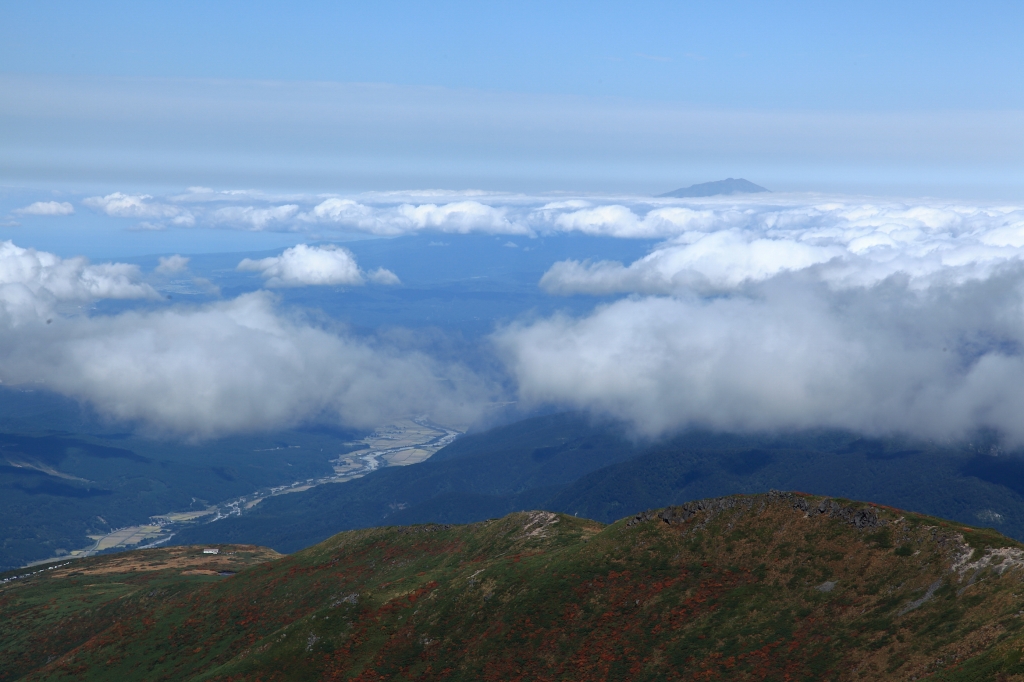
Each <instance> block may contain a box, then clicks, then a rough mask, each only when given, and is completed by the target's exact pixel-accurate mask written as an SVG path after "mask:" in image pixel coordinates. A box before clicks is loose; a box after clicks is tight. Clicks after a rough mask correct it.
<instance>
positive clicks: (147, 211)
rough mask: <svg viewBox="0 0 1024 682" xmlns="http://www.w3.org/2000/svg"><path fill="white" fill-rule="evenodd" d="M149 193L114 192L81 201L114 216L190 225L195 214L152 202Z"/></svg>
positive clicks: (193, 221) (173, 206)
mask: <svg viewBox="0 0 1024 682" xmlns="http://www.w3.org/2000/svg"><path fill="white" fill-rule="evenodd" d="M152 199H153V197H152V196H150V195H149V194H124V193H122V192H114V193H113V194H107V195H106V196H102V197H89V198H87V199H85V200H84V201H83V202H82V203H83V204H85V205H86V206H88V207H89V208H93V209H95V210H97V211H101V212H103V213H106V214H107V215H109V216H113V217H115V218H147V219H154V218H155V219H166V220H169V221H170V222H171V224H173V225H178V226H182V227H191V226H192V225H195V216H193V215H192V213H191V212H189V211H188V210H186V209H184V208H182V207H180V206H175V205H173V204H166V203H161V202H153V201H151V200H152Z"/></svg>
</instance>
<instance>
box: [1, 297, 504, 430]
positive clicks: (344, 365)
mask: <svg viewBox="0 0 1024 682" xmlns="http://www.w3.org/2000/svg"><path fill="white" fill-rule="evenodd" d="M0 379H2V380H3V382H4V383H6V384H19V383H31V384H32V385H33V386H36V387H45V388H48V389H51V390H54V391H58V392H60V393H62V394H64V395H68V396H72V397H74V398H76V399H80V400H84V401H88V402H89V403H90V404H92V405H93V406H95V407H96V408H97V409H98V410H100V411H101V412H102V413H103V414H106V415H109V416H112V417H115V418H118V419H125V420H133V421H138V422H139V423H140V424H141V425H142V426H143V427H145V428H148V429H149V430H151V431H154V432H157V433H160V432H163V433H171V434H179V435H185V436H191V437H200V438H202V437H209V436H217V435H221V434H226V433H236V432H245V431H262V430H270V429H277V428H284V427H288V426H293V425H296V424H300V423H303V422H308V421H310V420H315V419H330V420H332V421H334V422H339V423H342V424H347V425H352V426H360V427H369V426H374V425H378V424H381V423H386V422H387V421H388V420H390V419H394V418H397V417H401V416H408V415H410V414H412V415H415V414H426V415H430V416H432V417H433V418H435V419H438V420H442V421H444V420H454V422H456V423H465V422H467V421H472V419H473V418H474V417H475V416H476V415H478V414H479V411H480V409H481V405H482V404H483V403H485V402H486V401H487V400H488V397H489V394H488V392H487V390H486V389H485V387H484V386H483V385H482V384H481V383H480V382H479V381H477V380H476V379H475V378H474V377H473V376H472V375H471V374H469V373H468V372H466V371H465V370H464V369H462V368H460V367H459V366H456V365H442V364H440V363H437V362H435V361H434V360H431V359H430V358H429V357H427V356H425V355H423V354H420V353H416V352H408V351H405V352H402V351H397V350H394V349H390V348H388V347H385V346H379V345H373V344H371V343H368V342H365V341H357V340H354V339H351V338H348V337H345V336H342V335H338V334H335V333H331V332H329V331H326V330H323V329H320V328H317V327H314V326H310V325H308V324H305V323H302V322H299V321H293V320H290V319H288V318H287V317H284V316H282V315H281V314H279V313H278V312H277V311H276V310H275V308H274V305H273V297H272V296H271V295H270V294H269V293H267V292H256V293H253V294H247V295H244V296H240V297H238V298H236V299H234V300H231V301H226V302H220V303H215V304H211V305H207V306H204V307H199V308H185V307H176V308H165V309H162V310H157V311H150V312H128V313H122V314H119V315H114V316H97V317H74V318H59V319H57V320H55V324H52V325H48V324H44V323H39V322H37V323H36V324H34V325H23V326H22V327H20V328H8V329H7V331H6V333H4V334H2V335H0Z"/></svg>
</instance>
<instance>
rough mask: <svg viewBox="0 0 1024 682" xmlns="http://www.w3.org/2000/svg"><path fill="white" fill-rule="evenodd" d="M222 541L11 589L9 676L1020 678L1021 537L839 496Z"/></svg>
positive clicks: (103, 563)
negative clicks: (267, 543)
mask: <svg viewBox="0 0 1024 682" xmlns="http://www.w3.org/2000/svg"><path fill="white" fill-rule="evenodd" d="M222 549H223V550H224V553H223V554H221V555H218V556H217V557H215V558H210V557H204V556H203V555H200V554H199V553H198V550H197V549H196V548H170V549H167V550H149V551H140V552H130V553H126V554H121V555H115V556H113V557H98V558H95V559H91V560H86V561H83V562H76V563H73V564H71V565H69V566H67V567H62V568H60V569H57V570H54V571H49V572H47V573H46V574H42V575H40V576H38V577H33V578H30V579H26V580H23V581H15V582H13V583H10V584H8V585H7V586H4V587H2V588H0V679H3V680H13V679H19V678H22V677H24V678H27V679H97V680H99V679H127V680H131V679H145V680H158V679H170V680H179V679H197V680H225V681H226V680H242V679H245V680H291V679H295V680H303V679H338V680H371V679H372V680H380V679H421V680H441V679H445V680H448V679H454V680H514V679H524V680H526V679H529V680H601V679H606V680H620V679H630V680H666V679H680V680H694V679H721V680H744V679H750V680H754V679H780V680H781V679H793V680H829V679H835V680H846V679H911V678H913V677H917V678H918V679H944V680H947V679H948V680H968V679H997V676H998V675H1004V676H1009V677H1005V679H1015V678H1017V676H1021V675H1022V674H1024V665H1022V664H1021V662H1020V648H1021V644H1022V643H1024V635H1022V633H1021V626H1022V625H1024V620H1022V618H1021V617H1020V614H1021V613H1024V612H1022V606H1024V599H1022V598H1021V597H1019V596H1018V593H1020V592H1021V591H1022V588H1021V577H1022V575H1024V551H1022V548H1021V546H1020V545H1019V544H1018V543H1016V542H1014V541H1012V540H1008V539H1007V538H1005V537H1003V536H1001V535H999V534H997V533H995V532H994V531H990V530H983V529H976V528H968V527H964V526H961V525H960V524H953V523H949V522H946V521H941V520H939V519H934V518H930V517H924V516H920V515H915V514H910V513H906V512H901V511H898V510H894V509H889V508H882V507H870V506H865V505H862V504H859V503H852V502H848V501H844V500H835V499H832V500H829V499H825V498H819V497H813V496H807V495H797V494H790V493H770V494H765V495H750V496H733V497H727V498H719V499H715V500H705V501H701V502H698V503H688V504H686V505H683V506H681V507H673V508H669V509H667V510H664V511H663V512H661V513H645V514H641V515H638V516H636V517H632V518H630V519H624V520H622V521H619V522H616V523H615V524H612V525H610V526H603V525H601V524H598V523H596V522H593V521H588V520H585V519H579V518H575V517H572V516H564V515H557V514H552V513H549V512H525V513H518V514H512V515H510V516H507V517H505V518H503V519H499V520H492V521H488V522H482V523H476V524H472V525H468V526H442V525H425V526H411V527H397V528H396V527H391V528H376V529H369V530H362V531H351V532H346V533H342V534H339V535H337V536H334V537H333V538H331V539H329V540H327V541H325V542H323V543H321V544H319V545H316V546H314V547H311V548H309V549H307V550H303V551H301V552H298V553H296V554H294V555H290V556H287V557H282V558H275V559H272V558H270V557H268V556H265V555H264V556H261V555H259V553H258V550H256V549H255V548H232V547H223V548H222ZM161 552H163V553H164V554H160V553H161ZM175 552H177V554H174V553H175ZM228 552H235V553H234V554H228ZM228 560H230V561H233V562H235V563H234V564H233V566H234V568H228V569H224V568H223V567H224V566H226V565H227V564H215V563H203V562H216V561H220V562H227V561H228ZM114 561H121V562H127V563H120V564H116V565H115V564H114V563H112V562H114ZM245 565H248V566H249V567H248V568H243V566H245ZM132 569H134V570H132ZM238 569H240V570H238ZM227 570H238V573H237V574H236V575H231V576H222V575H220V573H222V572H226V571H227ZM979 675H980V677H979ZM1020 679H1024V677H1020Z"/></svg>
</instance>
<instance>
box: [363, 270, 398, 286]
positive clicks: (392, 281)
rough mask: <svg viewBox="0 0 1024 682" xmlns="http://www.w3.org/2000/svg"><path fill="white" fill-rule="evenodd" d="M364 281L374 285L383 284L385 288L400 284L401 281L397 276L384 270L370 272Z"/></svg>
mask: <svg viewBox="0 0 1024 682" xmlns="http://www.w3.org/2000/svg"><path fill="white" fill-rule="evenodd" d="M366 279H368V280H370V281H371V282H373V283H374V284H383V285H385V286H394V285H396V284H401V283H402V280H400V279H398V275H396V274H395V273H393V272H391V271H390V270H387V269H386V268H377V269H376V270H371V271H370V272H368V273H366Z"/></svg>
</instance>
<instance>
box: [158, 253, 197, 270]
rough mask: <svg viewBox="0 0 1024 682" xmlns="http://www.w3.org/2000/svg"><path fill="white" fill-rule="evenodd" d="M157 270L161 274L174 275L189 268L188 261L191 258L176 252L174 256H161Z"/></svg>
mask: <svg viewBox="0 0 1024 682" xmlns="http://www.w3.org/2000/svg"><path fill="white" fill-rule="evenodd" d="M157 260H158V263H159V264H158V265H157V266H156V271H157V272H158V273H160V274H161V275H173V274H175V273H177V272H184V271H185V270H187V269H188V262H189V260H191V259H190V258H187V257H185V256H179V255H178V254H174V255H173V256H160V257H159V258H158V259H157Z"/></svg>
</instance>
